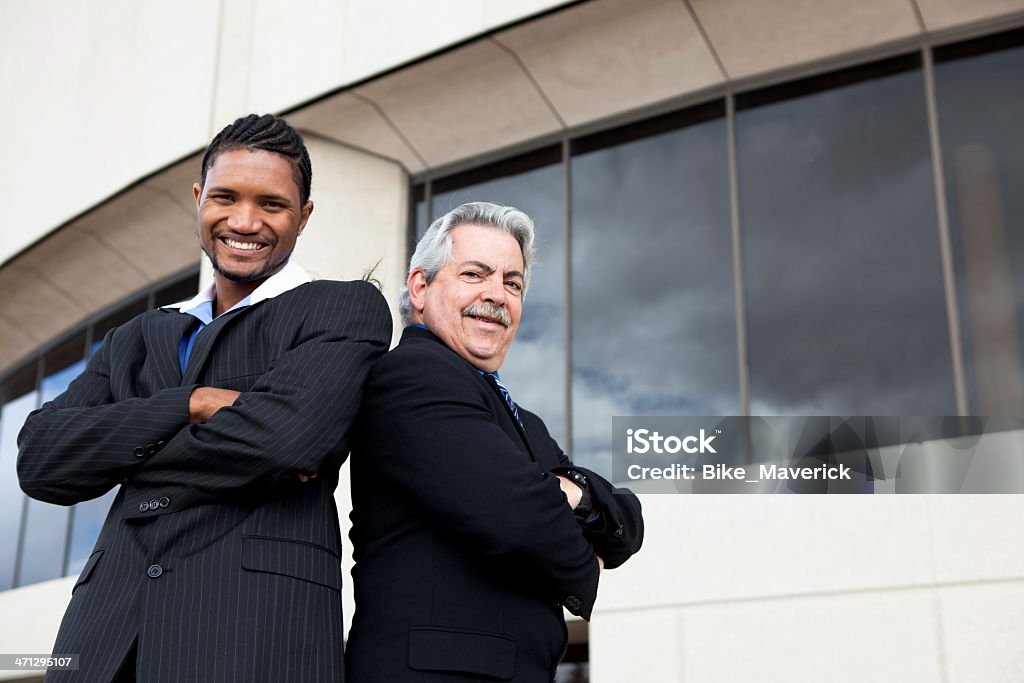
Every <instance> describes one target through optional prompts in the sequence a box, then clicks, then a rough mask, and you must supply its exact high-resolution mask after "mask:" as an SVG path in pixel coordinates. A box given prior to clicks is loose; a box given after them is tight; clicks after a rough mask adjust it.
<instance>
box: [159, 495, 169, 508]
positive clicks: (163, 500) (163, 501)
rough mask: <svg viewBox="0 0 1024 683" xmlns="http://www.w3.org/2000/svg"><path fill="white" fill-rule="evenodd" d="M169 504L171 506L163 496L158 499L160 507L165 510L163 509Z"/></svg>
mask: <svg viewBox="0 0 1024 683" xmlns="http://www.w3.org/2000/svg"><path fill="white" fill-rule="evenodd" d="M170 504H171V499H170V498H168V497H167V496H164V497H163V498H161V499H160V507H162V508H165V507H167V506H168V505H170Z"/></svg>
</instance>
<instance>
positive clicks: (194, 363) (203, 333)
mask: <svg viewBox="0 0 1024 683" xmlns="http://www.w3.org/2000/svg"><path fill="white" fill-rule="evenodd" d="M250 308H252V306H244V307H242V308H237V309H235V310H233V311H228V312H227V313H225V314H224V315H222V316H220V317H219V318H217V319H215V320H214V321H213V322H211V323H210V324H209V325H207V326H206V327H204V328H203V329H202V330H200V331H199V334H197V335H196V340H195V343H193V345H192V353H191V354H190V355H189V357H188V365H186V366H185V378H184V380H183V381H182V384H195V383H196V379H197V378H198V377H199V373H200V372H201V371H202V369H203V366H204V365H205V364H206V360H207V358H209V356H210V351H211V350H212V349H213V345H214V343H215V342H216V341H217V337H218V336H220V333H221V332H223V331H224V328H225V327H227V326H228V325H229V324H231V321H233V320H235V319H236V318H238V317H239V316H240V315H241V314H242V313H243V312H244V311H248V310H249V309H250Z"/></svg>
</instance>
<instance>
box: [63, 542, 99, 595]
mask: <svg viewBox="0 0 1024 683" xmlns="http://www.w3.org/2000/svg"><path fill="white" fill-rule="evenodd" d="M101 557H103V548H100V549H99V550H94V551H93V553H92V555H90V556H89V559H88V560H87V561H86V563H85V566H84V567H82V573H81V574H79V575H78V581H75V585H74V587H73V588H72V589H71V594H72V595H74V594H75V591H76V590H78V587H79V586H81V585H82V584H83V583H88V582H89V578H90V577H91V576H92V573H93V572H94V571H96V563H97V562H99V561H100V558H101Z"/></svg>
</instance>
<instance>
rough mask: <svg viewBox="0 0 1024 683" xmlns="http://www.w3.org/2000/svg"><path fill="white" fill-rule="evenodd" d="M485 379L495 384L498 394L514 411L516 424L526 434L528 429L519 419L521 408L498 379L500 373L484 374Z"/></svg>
mask: <svg viewBox="0 0 1024 683" xmlns="http://www.w3.org/2000/svg"><path fill="white" fill-rule="evenodd" d="M484 377H486V378H487V379H489V380H491V381H492V382H494V386H495V387H497V389H498V392H499V393H500V394H501V397H502V398H503V399H505V403H506V404H507V405H508V409H509V410H510V411H512V416H513V417H514V418H516V422H517V423H519V428H520V429H522V430H523V431H524V432H525V431H526V427H524V426H523V420H522V418H521V417H519V407H518V406H517V405H516V402H515V401H513V400H512V394H510V393H509V392H508V389H507V388H506V387H505V385H504V384H502V383H501V380H500V379H498V373H496V372H486V373H484Z"/></svg>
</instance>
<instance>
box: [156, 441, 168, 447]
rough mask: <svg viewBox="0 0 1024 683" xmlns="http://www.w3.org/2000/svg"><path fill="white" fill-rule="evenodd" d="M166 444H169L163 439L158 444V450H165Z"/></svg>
mask: <svg viewBox="0 0 1024 683" xmlns="http://www.w3.org/2000/svg"><path fill="white" fill-rule="evenodd" d="M165 443H167V442H166V441H164V440H163V439H160V440H159V441H157V442H156V447H157V448H163V447H164V444H165Z"/></svg>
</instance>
